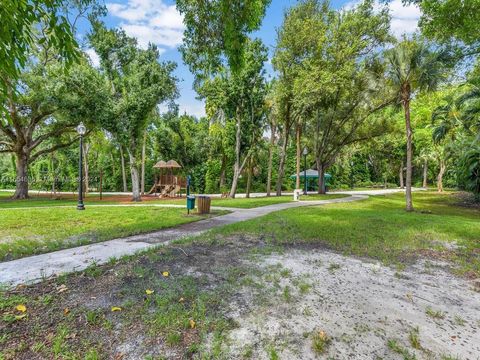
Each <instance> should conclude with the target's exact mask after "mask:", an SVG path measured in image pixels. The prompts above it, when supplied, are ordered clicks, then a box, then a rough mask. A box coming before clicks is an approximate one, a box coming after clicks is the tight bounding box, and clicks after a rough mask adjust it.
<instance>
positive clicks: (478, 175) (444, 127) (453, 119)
mask: <svg viewBox="0 0 480 360" xmlns="http://www.w3.org/2000/svg"><path fill="white" fill-rule="evenodd" d="M479 75H480V74H479V67H478V65H477V67H476V68H474V69H473V71H471V72H470V73H469V74H468V80H467V83H466V84H465V85H464V86H463V87H460V88H459V90H460V94H457V96H454V95H452V94H449V95H447V96H446V97H445V98H444V99H443V102H444V103H443V104H442V105H440V106H438V107H437V108H436V109H435V112H434V113H433V115H432V123H433V124H434V125H435V129H434V131H433V140H434V142H435V143H436V144H437V146H440V145H443V146H444V147H447V148H448V150H449V153H451V154H454V156H455V157H456V158H457V159H458V163H457V175H458V183H459V184H460V186H462V187H463V188H465V189H466V190H468V191H472V192H473V193H474V195H475V197H476V198H477V199H479V198H480V152H479V147H478V143H479V141H480V120H479V119H480V118H479V114H480V91H479V89H480V86H479V85H480V76H479ZM445 143H446V144H445Z"/></svg>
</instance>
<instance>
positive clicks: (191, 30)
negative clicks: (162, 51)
mask: <svg viewBox="0 0 480 360" xmlns="http://www.w3.org/2000/svg"><path fill="white" fill-rule="evenodd" d="M269 4H270V0H246V1H242V0H213V1H196V0H177V1H176V6H177V9H178V11H179V12H180V13H181V14H182V15H183V16H184V23H185V26H186V29H185V32H184V39H183V44H182V46H180V51H181V52H182V56H183V60H184V61H185V63H186V64H188V65H189V67H190V70H191V71H192V73H194V74H195V75H196V77H197V80H198V82H201V81H203V80H206V79H207V78H208V77H210V76H212V75H214V74H216V73H217V72H218V71H219V70H220V69H221V67H222V65H225V64H224V63H223V59H226V61H227V66H228V67H229V69H230V70H231V72H232V73H237V72H239V71H240V70H241V68H242V67H243V64H244V59H245V58H244V52H245V48H246V46H247V42H248V34H250V33H251V32H253V31H255V30H257V29H258V28H259V27H260V25H261V22H262V19H263V17H264V16H265V11H266V8H267V6H268V5H269Z"/></svg>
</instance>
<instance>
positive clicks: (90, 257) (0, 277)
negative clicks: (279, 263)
mask: <svg viewBox="0 0 480 360" xmlns="http://www.w3.org/2000/svg"><path fill="white" fill-rule="evenodd" d="M366 198H368V196H367V195H352V196H349V197H345V198H338V199H330V200H319V201H298V202H288V203H281V204H274V205H268V206H263V207H258V208H253V209H237V208H235V209H233V208H223V209H228V210H231V211H232V212H231V213H229V214H226V215H222V216H217V217H213V218H210V219H205V220H201V221H197V222H193V223H189V224H184V225H181V226H178V227H175V228H171V229H164V230H160V231H156V232H152V233H147V234H141V235H135V236H129V237H125V238H121V239H114V240H109V241H104V242H101V243H95V244H90V245H84V246H79V247H76V248H71V249H64V250H59V251H54V252H51V253H47V254H41V255H35V256H30V257H25V258H22V259H17V260H12V261H8V262H3V263H0V284H2V285H6V286H15V285H18V284H23V283H36V282H40V281H42V280H45V279H47V278H49V277H52V276H56V275H60V274H64V273H70V272H74V271H80V270H84V269H85V268H87V267H88V266H89V265H90V264H92V263H96V264H104V263H106V262H108V261H109V260H111V259H112V258H118V257H121V256H123V255H132V254H135V253H136V252H139V251H142V250H146V249H150V248H152V247H154V246H158V245H165V244H168V243H169V242H171V241H173V240H177V239H181V238H184V237H188V236H195V235H199V234H201V233H203V232H205V231H207V230H209V229H212V228H215V227H219V226H223V225H228V224H233V223H236V222H240V221H245V220H249V219H253V218H256V217H259V216H263V215H266V214H269V213H271V212H274V211H279V210H284V209H291V208H297V207H301V206H314V205H325V204H332V203H344V202H351V201H357V200H363V199H366Z"/></svg>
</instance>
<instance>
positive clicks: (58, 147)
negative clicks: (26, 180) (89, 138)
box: [30, 137, 78, 162]
mask: <svg viewBox="0 0 480 360" xmlns="http://www.w3.org/2000/svg"><path fill="white" fill-rule="evenodd" d="M77 140H78V137H75V138H74V139H73V140H72V141H69V142H67V143H61V144H57V145H55V146H52V147H50V148H47V149H43V150H40V151H39V152H37V153H36V154H33V155H32V156H30V162H33V161H35V160H37V159H38V158H39V157H40V156H42V155H44V154H48V153H51V152H54V151H56V150H58V149H63V148H65V147H68V146H70V145H72V144H73V143H74V142H76V141H77Z"/></svg>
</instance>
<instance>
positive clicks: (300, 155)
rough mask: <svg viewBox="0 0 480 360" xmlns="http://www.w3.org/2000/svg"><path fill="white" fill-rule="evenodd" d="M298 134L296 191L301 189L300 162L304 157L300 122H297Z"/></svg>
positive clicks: (296, 130)
mask: <svg viewBox="0 0 480 360" xmlns="http://www.w3.org/2000/svg"><path fill="white" fill-rule="evenodd" d="M295 132H296V134H295V135H296V145H297V164H296V181H295V189H300V161H301V157H302V149H301V148H300V147H301V144H300V140H301V137H302V131H301V126H300V122H297V128H296V129H295Z"/></svg>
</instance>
